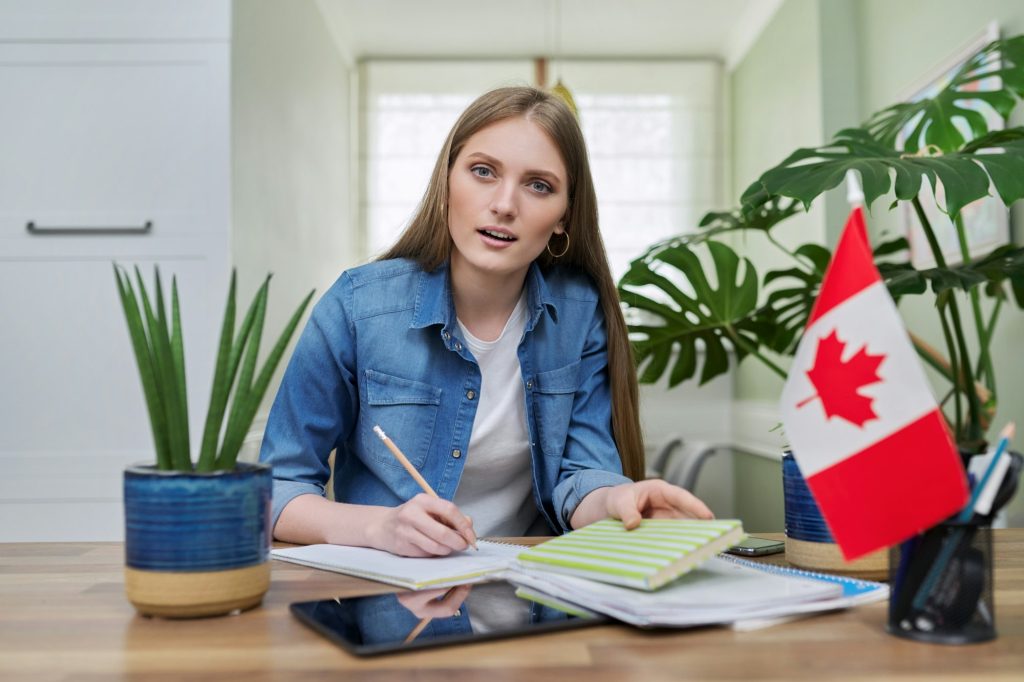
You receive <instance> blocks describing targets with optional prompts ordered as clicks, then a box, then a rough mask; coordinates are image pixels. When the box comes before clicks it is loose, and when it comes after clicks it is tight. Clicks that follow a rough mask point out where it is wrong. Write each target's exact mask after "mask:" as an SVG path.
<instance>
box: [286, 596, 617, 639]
mask: <svg viewBox="0 0 1024 682" xmlns="http://www.w3.org/2000/svg"><path fill="white" fill-rule="evenodd" d="M515 590H516V588H515V586H514V585H512V584H511V583H508V582H505V581H495V582H490V583H481V584H476V585H462V586H459V587H454V588H450V589H441V590H425V591H419V592H400V593H391V594H381V595H374V596H368V597H351V598H337V599H322V600H319V601H309V602H299V603H295V604H292V605H291V612H292V614H293V615H294V616H295V617H296V618H298V619H299V620H300V621H301V622H302V623H303V624H305V625H306V626H308V627H310V628H312V629H313V630H315V631H316V632H318V633H320V634H321V635H323V636H324V637H326V638H327V639H329V640H331V641H332V642H334V643H335V644H337V645H338V646H340V647H342V648H343V649H345V650H346V651H348V652H349V653H352V654H355V655H357V656H374V655H378V654H384V653H395V652H400V651H413V650H417V649H425V648H429V647H438V646H447V645H450V644H463V643H466V642H478V641H484V640H492V639H501V638H505V637H519V636H522V635H530V634H534V633H542V632H552V631H555V630H566V629H572V628H580V627H587V626H591V625H597V624H599V623H606V622H609V621H608V619H607V618H605V617H603V616H600V615H596V614H589V613H583V612H579V611H576V610H575V609H573V611H574V613H571V614H570V613H567V612H566V611H564V610H561V609H559V608H556V607H555V606H552V605H548V604H541V603H538V602H534V601H530V600H527V599H524V598H521V597H518V596H516V593H515Z"/></svg>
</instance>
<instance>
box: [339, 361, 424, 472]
mask: <svg viewBox="0 0 1024 682" xmlns="http://www.w3.org/2000/svg"><path fill="white" fill-rule="evenodd" d="M363 385H364V387H365V399H364V402H363V406H362V409H361V410H360V416H359V421H360V429H361V430H362V434H361V435H362V437H363V438H367V439H372V443H373V444H372V445H371V446H370V447H369V448H368V449H369V451H370V452H371V453H373V457H374V459H376V460H377V461H378V462H380V463H381V464H384V465H387V466H391V467H395V468H398V469H401V468H402V465H401V464H400V463H399V462H398V460H397V459H395V457H394V455H392V454H391V451H390V450H388V449H387V446H385V445H384V443H382V442H381V441H380V439H379V438H378V437H377V434H375V433H374V432H373V427H374V426H378V425H379V426H380V427H381V429H383V430H384V433H386V434H387V435H388V437H389V438H390V439H391V440H392V441H394V443H395V445H397V446H398V449H399V450H401V451H402V453H403V454H405V456H406V458H407V459H408V460H409V461H410V462H411V463H412V464H413V466H415V467H416V468H417V469H421V468H422V467H423V465H424V464H425V463H426V461H427V455H428V454H429V452H430V441H431V439H432V438H433V437H434V425H435V423H436V422H437V411H438V407H439V406H440V404H441V389H440V388H437V387H436V386H431V385H430V384H425V383H422V382H419V381H413V380H412V379H403V378H402V377H396V376H394V375H391V374H385V373H384V372H378V371H376V370H372V369H368V370H365V372H364V375H363Z"/></svg>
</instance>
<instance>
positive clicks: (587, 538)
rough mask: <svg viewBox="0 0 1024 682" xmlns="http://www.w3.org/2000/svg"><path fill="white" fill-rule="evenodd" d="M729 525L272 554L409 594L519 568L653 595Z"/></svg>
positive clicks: (721, 540) (657, 523) (725, 542)
mask: <svg viewBox="0 0 1024 682" xmlns="http://www.w3.org/2000/svg"><path fill="white" fill-rule="evenodd" d="M743 537H744V535H743V527H742V525H741V524H740V522H739V521H737V520H726V521H695V520H687V519H645V520H644V521H642V522H641V524H640V527H639V528H636V529H634V530H629V531H627V530H625V529H624V528H623V525H622V522H621V521H615V520H612V519H606V520H604V521H599V522H597V523H594V524H591V525H589V526H587V527H585V528H582V529H580V530H575V531H572V532H570V533H566V534H565V535H562V536H560V537H557V538H555V539H553V540H549V541H547V542H545V543H543V544H541V545H537V546H535V547H531V548H526V547H520V546H516V545H506V544H501V543H498V542H490V541H487V540H481V541H480V542H478V543H477V545H478V547H479V551H478V552H472V551H465V552H459V553H456V554H452V555H449V556H446V557H431V558H427V559H418V558H409V557H399V556H395V555H393V554H389V553H388V552H383V551H381V550H376V549H369V548H366V547H345V546H340V545H307V546H305V547H292V548H288V549H275V550H272V551H271V555H272V556H273V557H274V558H275V559H280V560H282V561H290V562H293V563H297V564H303V565H305V566H311V567H313V568H319V569H323V570H327V571H336V572H338V573H347V574H349V575H355V576H358V577H360V578H368V579H370V580H377V581H380V582H384V583H389V584H391V585H398V586H400V587H405V588H408V589H411V590H422V589H427V588H435V587H446V586H449V585H459V584H463V583H472V582H481V581H483V580H489V579H493V578H497V577H498V576H499V574H501V573H502V572H504V571H507V570H512V569H518V568H519V567H520V566H524V567H528V568H530V569H532V570H537V571H542V572H553V573H562V574H568V575H573V576H578V577H583V578H588V579H591V580H599V581H602V582H606V583H614V584H619V585H627V586H630V587H635V588H639V589H644V590H653V589H656V588H658V587H659V586H661V585H663V584H665V583H666V582H668V581H670V580H672V579H674V578H676V577H678V576H679V575H682V574H683V573H685V572H687V571H689V570H691V569H693V568H694V567H695V566H698V565H700V563H701V562H703V561H706V560H707V559H709V558H711V557H713V556H714V555H715V554H716V553H718V552H720V551H723V550H725V549H727V548H728V547H731V546H732V545H734V544H735V543H737V542H739V541H740V540H741V539H742V538H743Z"/></svg>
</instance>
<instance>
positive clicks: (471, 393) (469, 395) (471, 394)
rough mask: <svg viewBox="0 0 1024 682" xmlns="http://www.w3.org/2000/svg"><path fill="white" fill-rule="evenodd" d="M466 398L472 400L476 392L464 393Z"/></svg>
mask: <svg viewBox="0 0 1024 682" xmlns="http://www.w3.org/2000/svg"><path fill="white" fill-rule="evenodd" d="M466 397H467V398H469V399H470V400H472V399H473V398H475V397H476V392H474V391H466Z"/></svg>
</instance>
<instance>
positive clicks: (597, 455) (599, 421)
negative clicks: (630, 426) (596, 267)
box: [552, 305, 630, 531]
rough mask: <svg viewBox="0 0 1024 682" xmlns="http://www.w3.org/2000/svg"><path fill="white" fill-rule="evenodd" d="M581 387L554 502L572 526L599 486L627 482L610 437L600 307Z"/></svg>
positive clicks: (560, 517) (605, 346)
mask: <svg viewBox="0 0 1024 682" xmlns="http://www.w3.org/2000/svg"><path fill="white" fill-rule="evenodd" d="M579 371H580V374H579V377H580V379H579V388H578V389H577V391H576V393H575V395H574V398H573V402H572V416H571V418H570V422H569V430H568V435H567V437H566V442H565V450H564V451H563V454H562V459H561V466H560V471H559V477H558V483H557V485H556V486H555V489H554V493H553V495H552V503H553V506H554V508H555V511H556V513H557V514H558V522H559V523H560V524H561V526H562V529H563V530H565V531H569V530H572V527H571V526H570V523H569V522H570V519H572V515H573V513H574V512H575V511H576V507H578V506H579V504H580V502H581V501H582V500H583V498H584V497H586V496H587V495H588V494H590V493H591V492H593V491H594V490H596V489H597V488H603V487H607V486H613V485H619V484H621V483H629V482H630V479H629V478H627V477H626V476H624V475H623V474H622V462H621V460H620V458H619V451H618V448H617V447H616V446H615V439H614V438H613V436H612V412H611V390H610V386H609V378H608V340H607V335H606V332H605V325H604V315H603V314H602V313H601V309H600V306H599V305H598V306H596V308H595V310H594V316H593V320H592V321H591V324H590V326H589V328H588V330H587V337H586V340H585V342H584V346H583V353H582V357H581V361H580V370H579Z"/></svg>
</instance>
